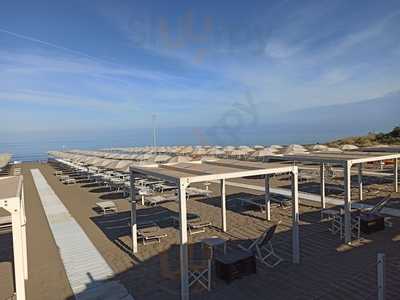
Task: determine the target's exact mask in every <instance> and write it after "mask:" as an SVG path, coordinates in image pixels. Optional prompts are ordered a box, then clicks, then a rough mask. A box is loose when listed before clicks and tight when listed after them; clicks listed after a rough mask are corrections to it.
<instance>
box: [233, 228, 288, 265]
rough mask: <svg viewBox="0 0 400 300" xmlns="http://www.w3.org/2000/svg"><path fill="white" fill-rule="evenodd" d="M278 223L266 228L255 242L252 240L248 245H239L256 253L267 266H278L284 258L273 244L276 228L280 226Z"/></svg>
mask: <svg viewBox="0 0 400 300" xmlns="http://www.w3.org/2000/svg"><path fill="white" fill-rule="evenodd" d="M278 224H279V223H278ZM278 224H276V225H274V226H272V227H270V228H269V229H268V230H266V231H265V232H264V233H263V234H262V235H261V236H260V237H259V238H257V239H256V240H255V241H254V242H252V243H251V244H250V245H249V246H248V247H244V246H242V245H239V248H241V249H242V250H245V251H249V252H251V253H254V255H255V256H256V258H257V259H258V260H259V261H260V262H261V263H263V264H264V265H266V266H267V267H270V268H273V267H275V266H277V265H278V264H280V263H281V261H282V260H283V259H282V258H281V257H280V256H279V255H277V254H276V252H275V250H274V248H273V246H272V239H273V237H274V234H275V230H276V228H277V227H278Z"/></svg>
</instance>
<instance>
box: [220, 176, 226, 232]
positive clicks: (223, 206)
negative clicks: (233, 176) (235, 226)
mask: <svg viewBox="0 0 400 300" xmlns="http://www.w3.org/2000/svg"><path fill="white" fill-rule="evenodd" d="M220 187H221V219H222V226H221V229H222V231H223V232H226V185H225V179H221V181H220Z"/></svg>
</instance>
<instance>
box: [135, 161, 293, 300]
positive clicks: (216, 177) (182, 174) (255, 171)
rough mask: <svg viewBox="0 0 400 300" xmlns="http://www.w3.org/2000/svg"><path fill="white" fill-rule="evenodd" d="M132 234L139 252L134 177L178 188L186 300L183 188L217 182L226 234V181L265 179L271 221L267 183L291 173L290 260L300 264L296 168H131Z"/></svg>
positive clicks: (217, 164) (225, 164)
mask: <svg viewBox="0 0 400 300" xmlns="http://www.w3.org/2000/svg"><path fill="white" fill-rule="evenodd" d="M130 173H131V174H130V175H131V176H130V177H131V226H132V228H131V230H132V250H133V253H136V252H137V251H138V244H137V220H136V190H135V188H134V187H135V184H134V180H135V175H134V174H135V173H140V174H143V175H147V176H151V177H154V178H159V179H163V180H166V181H168V182H171V183H175V184H176V185H177V187H178V199H177V200H178V204H179V221H180V222H179V237H180V239H179V241H180V271H181V272H180V273H181V299H182V300H187V299H189V277H188V271H189V270H188V267H189V266H188V235H187V203H186V202H187V199H186V188H187V187H188V186H189V185H190V184H192V183H199V182H210V181H211V182H219V183H220V189H221V218H222V228H221V230H222V231H224V232H226V230H227V222H226V192H225V183H226V180H228V179H234V178H242V177H249V176H262V175H264V176H265V205H266V219H267V220H270V218H271V211H270V191H269V190H270V188H269V179H270V175H272V174H282V173H290V174H291V175H292V176H291V178H292V179H291V180H292V201H293V205H292V218H293V220H292V224H293V228H292V259H293V263H296V264H298V263H299V262H300V240H299V201H298V167H297V166H292V165H284V164H281V163H264V164H261V165H260V164H257V163H254V164H249V163H248V162H246V163H243V164H241V163H240V162H236V163H232V161H224V160H218V161H206V162H192V163H176V164H168V165H157V166H151V167H143V166H142V167H138V166H131V168H130Z"/></svg>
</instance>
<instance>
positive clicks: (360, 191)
mask: <svg viewBox="0 0 400 300" xmlns="http://www.w3.org/2000/svg"><path fill="white" fill-rule="evenodd" d="M362 177H363V165H362V164H358V199H359V200H360V201H361V200H363V178H362Z"/></svg>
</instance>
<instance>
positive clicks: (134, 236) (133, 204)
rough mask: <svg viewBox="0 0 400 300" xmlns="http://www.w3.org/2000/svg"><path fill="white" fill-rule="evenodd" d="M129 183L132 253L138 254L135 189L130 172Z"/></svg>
mask: <svg viewBox="0 0 400 300" xmlns="http://www.w3.org/2000/svg"><path fill="white" fill-rule="evenodd" d="M130 181H131V233H132V253H137V252H138V241H137V222H136V189H135V179H134V177H133V173H132V172H130Z"/></svg>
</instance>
